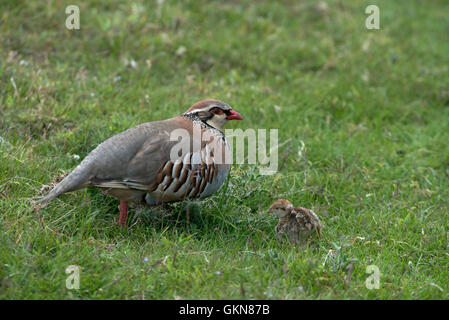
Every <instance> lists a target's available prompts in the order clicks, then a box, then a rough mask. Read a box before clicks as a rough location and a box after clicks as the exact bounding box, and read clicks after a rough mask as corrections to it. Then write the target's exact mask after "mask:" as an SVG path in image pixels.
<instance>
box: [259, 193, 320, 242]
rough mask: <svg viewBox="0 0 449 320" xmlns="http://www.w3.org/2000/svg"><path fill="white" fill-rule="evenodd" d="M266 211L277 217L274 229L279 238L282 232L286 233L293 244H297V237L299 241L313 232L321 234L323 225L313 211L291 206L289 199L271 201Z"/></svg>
mask: <svg viewBox="0 0 449 320" xmlns="http://www.w3.org/2000/svg"><path fill="white" fill-rule="evenodd" d="M267 211H268V212H270V213H273V214H275V215H276V216H278V217H279V222H278V224H277V226H276V228H275V229H274V230H275V231H276V233H277V236H278V239H279V240H281V238H282V233H286V234H287V236H288V238H289V240H290V242H291V243H293V244H294V245H296V244H298V238H299V239H300V240H301V241H302V240H305V239H306V238H307V237H309V236H311V235H312V234H313V233H314V232H316V233H317V234H318V236H321V228H322V227H323V226H322V225H321V222H320V219H319V218H318V216H317V215H316V214H315V212H313V211H312V210H310V209H307V208H304V207H293V204H292V203H291V202H290V201H288V200H286V199H279V200H276V201H275V202H273V204H272V205H271V206H270V208H269V209H268V210H267Z"/></svg>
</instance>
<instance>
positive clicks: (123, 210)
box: [117, 200, 128, 227]
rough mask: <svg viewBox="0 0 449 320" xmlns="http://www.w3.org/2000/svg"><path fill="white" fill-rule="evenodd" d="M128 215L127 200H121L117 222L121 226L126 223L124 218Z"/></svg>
mask: <svg viewBox="0 0 449 320" xmlns="http://www.w3.org/2000/svg"><path fill="white" fill-rule="evenodd" d="M127 215H128V202H126V201H124V200H121V201H120V218H119V219H118V222H117V224H118V225H119V226H121V227H124V226H125V225H126V218H127Z"/></svg>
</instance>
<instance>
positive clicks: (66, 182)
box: [38, 159, 92, 204]
mask: <svg viewBox="0 0 449 320" xmlns="http://www.w3.org/2000/svg"><path fill="white" fill-rule="evenodd" d="M85 160H88V159H85ZM91 177H92V165H91V162H90V161H83V162H81V163H80V165H79V166H78V167H76V168H75V170H73V171H72V172H71V173H70V174H69V175H68V176H67V177H65V178H64V179H63V180H62V181H61V182H59V183H58V184H57V185H56V186H55V187H54V188H53V189H52V190H51V191H50V192H49V193H48V194H47V195H46V196H45V197H43V198H41V199H39V200H38V202H39V203H41V204H47V203H48V202H50V201H51V200H53V199H54V198H56V197H58V196H59V195H61V194H63V193H65V192H69V191H74V190H77V189H81V188H84V187H87V186H88V185H89V180H90V178H91Z"/></svg>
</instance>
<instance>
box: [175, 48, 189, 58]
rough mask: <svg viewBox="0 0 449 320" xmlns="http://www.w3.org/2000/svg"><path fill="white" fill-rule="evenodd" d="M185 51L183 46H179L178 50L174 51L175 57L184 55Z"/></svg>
mask: <svg viewBox="0 0 449 320" xmlns="http://www.w3.org/2000/svg"><path fill="white" fill-rule="evenodd" d="M186 51H187V49H186V47H184V46H180V47H179V48H178V50H176V55H177V56H182V55H183V54H184V53H186Z"/></svg>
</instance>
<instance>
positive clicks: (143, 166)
mask: <svg viewBox="0 0 449 320" xmlns="http://www.w3.org/2000/svg"><path fill="white" fill-rule="evenodd" d="M242 119H243V118H242V116H241V115H240V114H239V113H238V112H236V111H234V110H233V109H232V108H231V107H230V106H229V105H227V104H226V103H224V102H222V101H218V100H203V101H200V102H197V103H195V104H194V105H193V106H191V107H190V108H189V109H188V110H187V111H186V112H185V113H183V114H182V115H180V116H178V117H175V118H171V119H168V120H163V121H155V122H148V123H143V124H140V125H137V126H135V127H133V128H131V129H128V130H126V131H124V132H122V133H119V134H117V135H115V136H113V137H111V138H109V139H107V140H106V141H104V142H103V143H101V144H100V145H99V146H98V147H96V148H95V149H94V150H93V151H92V152H90V153H89V154H88V155H87V157H86V158H85V159H84V160H83V161H82V162H81V163H80V165H79V166H78V167H76V168H75V170H73V171H72V172H71V173H70V174H69V175H68V176H67V177H66V178H64V179H63V180H62V181H61V182H60V183H58V184H57V185H56V186H55V187H54V188H53V189H52V190H51V191H50V192H49V193H48V194H47V195H46V196H45V197H44V198H42V199H41V200H40V202H41V203H44V204H45V203H48V202H49V201H51V200H52V199H54V198H56V197H57V196H59V195H60V194H62V193H65V192H70V191H74V190H77V189H81V188H86V187H97V188H100V189H102V190H103V191H104V192H105V193H106V194H109V195H112V196H114V197H116V198H118V199H120V201H121V202H120V219H119V224H120V225H124V224H125V223H126V216H127V206H128V203H129V202H131V203H147V204H149V205H156V204H160V203H164V202H173V201H181V200H183V199H185V198H205V197H207V196H209V195H211V194H213V193H214V192H215V191H217V190H218V189H219V188H220V186H221V185H222V184H223V182H224V181H225V179H226V177H227V176H228V174H229V170H230V161H229V160H228V155H229V146H228V143H227V141H226V137H225V136H224V134H223V132H222V130H223V126H224V125H225V124H226V122H228V121H229V120H242ZM186 135H187V137H185V136H186ZM180 138H181V139H180ZM184 138H188V139H184Z"/></svg>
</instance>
